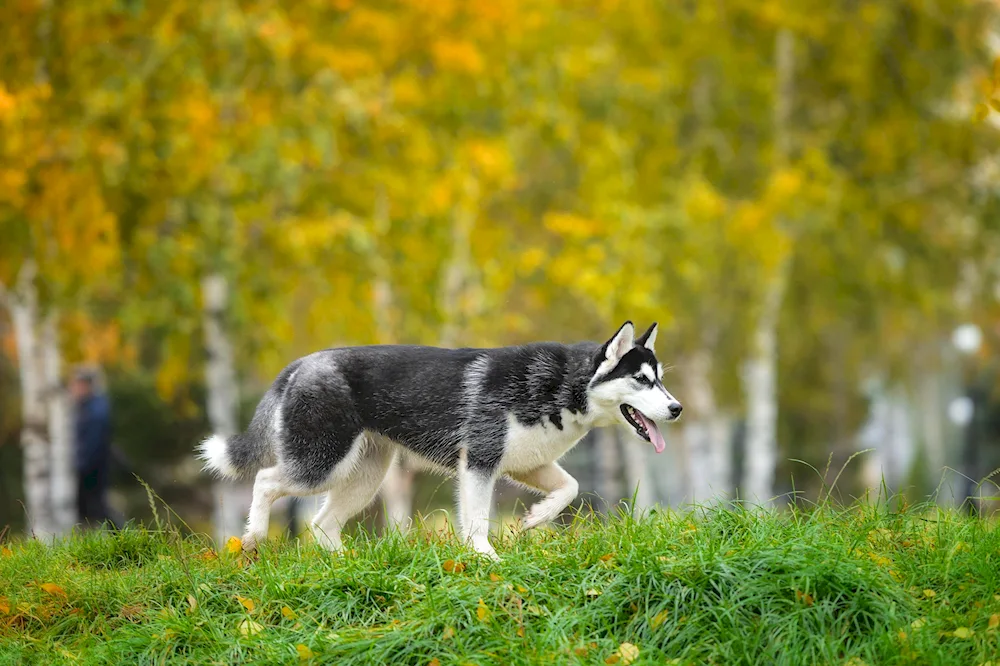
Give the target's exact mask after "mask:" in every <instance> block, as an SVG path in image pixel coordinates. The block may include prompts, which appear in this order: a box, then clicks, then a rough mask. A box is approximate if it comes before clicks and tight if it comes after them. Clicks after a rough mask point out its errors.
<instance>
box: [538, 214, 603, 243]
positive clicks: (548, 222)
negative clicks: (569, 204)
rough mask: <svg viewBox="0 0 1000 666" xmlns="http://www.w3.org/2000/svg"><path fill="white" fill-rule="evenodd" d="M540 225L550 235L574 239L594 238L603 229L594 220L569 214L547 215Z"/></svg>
mask: <svg viewBox="0 0 1000 666" xmlns="http://www.w3.org/2000/svg"><path fill="white" fill-rule="evenodd" d="M542 224H543V225H544V226H545V228H546V229H548V230H549V231H551V232H552V233H555V234H558V235H560V236H566V237H567V238H575V239H582V238H590V237H592V236H596V235H598V234H599V233H601V231H602V230H603V228H604V225H602V224H601V223H600V222H598V221H596V220H589V219H587V218H584V217H580V216H578V215H573V214H571V213H548V214H547V215H546V216H545V218H544V220H543V221H542Z"/></svg>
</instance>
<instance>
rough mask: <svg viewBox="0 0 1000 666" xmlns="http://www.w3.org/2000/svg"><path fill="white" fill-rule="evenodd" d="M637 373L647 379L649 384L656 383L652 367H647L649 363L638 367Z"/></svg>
mask: <svg viewBox="0 0 1000 666" xmlns="http://www.w3.org/2000/svg"><path fill="white" fill-rule="evenodd" d="M639 372H641V373H642V376H643V377H645V378H646V379H648V380H649V381H650V383H653V382H655V381H656V375H654V374H653V367H652V366H651V365H649V363H643V364H642V365H640V366H639Z"/></svg>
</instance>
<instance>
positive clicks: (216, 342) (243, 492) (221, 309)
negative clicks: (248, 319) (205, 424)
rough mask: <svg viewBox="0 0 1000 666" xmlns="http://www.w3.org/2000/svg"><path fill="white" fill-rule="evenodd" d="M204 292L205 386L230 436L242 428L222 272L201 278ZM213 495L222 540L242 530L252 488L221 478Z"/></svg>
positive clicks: (221, 430) (217, 426)
mask: <svg viewBox="0 0 1000 666" xmlns="http://www.w3.org/2000/svg"><path fill="white" fill-rule="evenodd" d="M201 293H202V301H203V309H202V324H203V328H204V331H205V352H206V355H207V360H206V363H205V386H206V389H207V393H208V395H207V402H208V419H209V422H210V423H211V425H212V432H213V434H215V435H217V436H219V437H224V438H226V439H228V438H229V437H232V436H233V435H235V434H236V432H237V429H238V425H237V405H238V402H237V401H238V391H237V386H236V370H235V367H234V364H233V347H232V344H231V342H230V340H229V335H228V332H227V331H226V327H225V313H226V307H227V306H228V301H229V283H228V281H227V280H226V278H225V276H223V275H221V274H220V273H212V274H209V275H207V276H206V277H205V278H203V279H202V281H201ZM213 494H214V498H215V506H214V511H213V521H214V524H215V538H216V540H217V542H218V543H222V542H224V541H225V540H226V538H228V537H230V536H234V535H239V534H241V533H242V531H243V520H244V517H245V515H246V512H247V510H248V508H249V505H250V495H251V491H250V489H249V487H247V485H246V484H241V483H234V482H232V481H228V480H225V481H223V480H220V481H216V483H215V487H214V489H213Z"/></svg>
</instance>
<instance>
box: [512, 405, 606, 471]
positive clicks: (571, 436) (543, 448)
mask: <svg viewBox="0 0 1000 666" xmlns="http://www.w3.org/2000/svg"><path fill="white" fill-rule="evenodd" d="M561 417H562V428H561V429H560V428H557V427H556V426H555V424H553V423H552V422H551V421H549V419H547V418H546V419H544V420H543V421H542V422H541V423H539V424H536V425H532V426H525V425H523V424H522V423H520V422H518V420H517V419H516V418H515V417H514V415H513V414H510V415H508V417H507V439H506V441H505V442H504V455H503V460H502V461H501V463H500V466H501V469H502V471H505V472H527V471H529V470H533V469H536V468H538V467H540V466H541V465H544V464H546V463H550V462H553V461H555V460H558V459H559V458H560V457H562V455H563V454H564V453H566V452H567V451H569V450H570V449H571V448H573V446H574V445H575V444H576V443H577V442H578V441H580V438H581V437H583V436H584V435H586V434H587V431H588V430H589V429H590V428H589V427H588V426H586V425H584V424H583V423H582V422H581V421H580V420H579V418H578V417H577V415H575V414H573V413H571V412H570V411H569V410H566V409H564V410H563V411H562V414H561Z"/></svg>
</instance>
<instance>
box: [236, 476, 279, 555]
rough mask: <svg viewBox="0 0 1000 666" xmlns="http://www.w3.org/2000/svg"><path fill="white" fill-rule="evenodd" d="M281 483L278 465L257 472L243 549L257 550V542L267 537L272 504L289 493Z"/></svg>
mask: <svg viewBox="0 0 1000 666" xmlns="http://www.w3.org/2000/svg"><path fill="white" fill-rule="evenodd" d="M288 494H289V493H288V490H287V489H286V487H285V486H284V484H282V483H281V473H280V472H279V471H278V468H277V467H265V468H264V469H262V470H260V471H259V472H257V478H256V479H255V480H254V483H253V500H252V501H251V503H250V515H249V517H248V518H247V530H246V533H245V534H244V535H243V550H247V551H252V550H256V548H257V544H258V543H260V542H261V541H263V540H264V539H266V538H267V525H268V522H269V521H270V518H271V505H272V504H274V503H275V501H276V500H278V499H279V498H281V497H284V496H285V495H288Z"/></svg>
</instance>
